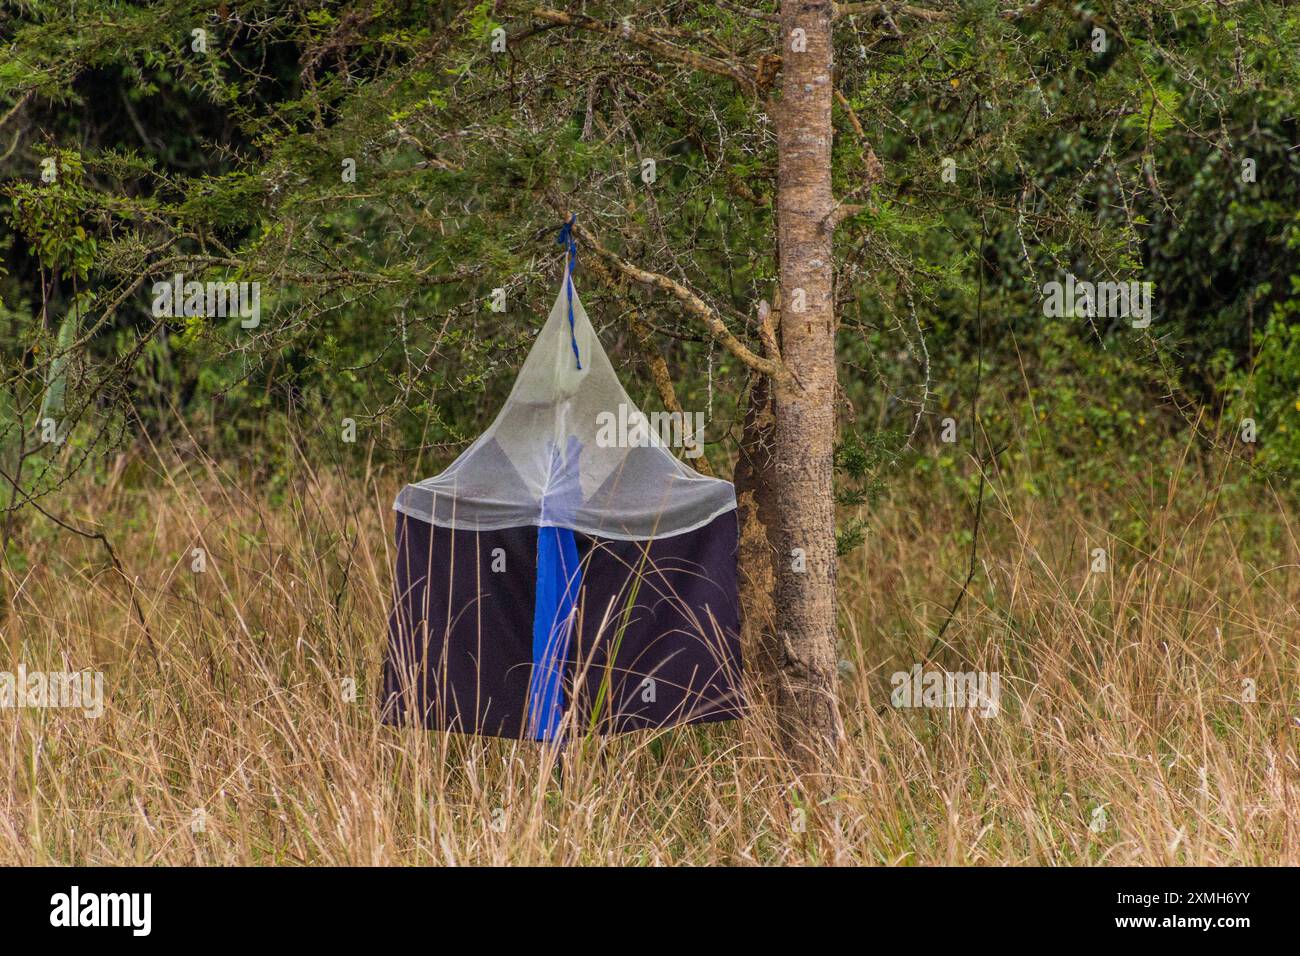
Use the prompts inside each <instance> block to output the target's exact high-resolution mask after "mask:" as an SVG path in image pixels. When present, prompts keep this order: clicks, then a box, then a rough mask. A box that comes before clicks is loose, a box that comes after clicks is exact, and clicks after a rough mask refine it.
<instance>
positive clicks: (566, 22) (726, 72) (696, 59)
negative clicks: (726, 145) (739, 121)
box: [529, 7, 755, 92]
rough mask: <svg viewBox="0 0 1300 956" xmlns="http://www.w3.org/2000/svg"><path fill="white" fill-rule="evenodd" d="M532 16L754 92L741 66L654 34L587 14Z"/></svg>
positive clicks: (536, 11)
mask: <svg viewBox="0 0 1300 956" xmlns="http://www.w3.org/2000/svg"><path fill="white" fill-rule="evenodd" d="M529 12H530V13H531V14H532V15H533V16H535V17H538V18H539V19H542V20H545V21H547V22H548V23H555V24H560V25H563V26H572V27H578V28H579V29H581V30H590V31H592V32H593V33H603V34H604V35H605V36H608V37H613V38H615V39H619V40H626V41H627V42H629V43H631V44H632V45H633V46H637V47H640V48H641V49H643V50H647V51H649V52H651V53H655V54H658V55H659V56H662V57H665V58H666V59H669V60H675V61H676V62H678V63H683V64H685V65H686V66H689V67H691V68H692V69H696V70H700V71H701V72H704V73H712V74H713V75H714V76H722V77H726V78H727V79H729V80H731V81H733V82H734V83H736V85H738V86H740V87H741V88H742V89H744V90H748V91H751V92H753V91H754V90H755V83H754V77H753V75H752V74H751V73H750V71H749V70H747V69H745V68H744V67H743V66H741V65H740V64H738V63H729V62H727V61H726V60H720V59H718V58H717V57H712V56H706V55H705V54H703V53H697V52H695V51H694V50H687V49H685V48H684V47H680V46H678V45H677V44H675V43H669V42H668V41H667V40H663V39H661V38H660V37H657V36H655V35H654V34H653V33H649V32H647V31H645V30H637V29H634V28H633V27H632V26H630V25H629V24H626V23H622V24H613V23H605V22H604V21H602V20H597V19H596V18H595V17H589V16H587V15H586V14H582V13H565V12H564V11H563V10H552V9H550V8H549V7H533V8H532V9H531V10H530V11H529Z"/></svg>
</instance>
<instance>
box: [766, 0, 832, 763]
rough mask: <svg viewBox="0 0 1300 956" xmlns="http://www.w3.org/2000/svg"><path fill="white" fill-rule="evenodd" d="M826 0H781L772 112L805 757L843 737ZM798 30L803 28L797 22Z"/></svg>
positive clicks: (787, 562)
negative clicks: (777, 86)
mask: <svg viewBox="0 0 1300 956" xmlns="http://www.w3.org/2000/svg"><path fill="white" fill-rule="evenodd" d="M831 15H832V3H831V2H830V0H781V34H782V43H783V49H782V60H783V64H782V85H781V100H780V103H779V105H778V108H777V112H776V128H777V151H778V173H777V242H778V248H779V254H780V282H781V309H780V325H779V336H780V348H781V356H782V359H783V361H784V362H785V365H786V367H787V368H788V369H789V370H790V372H791V373H792V375H793V376H794V380H793V381H789V380H787V381H775V382H773V388H772V411H773V417H774V425H773V429H772V472H771V476H770V481H771V483H772V503H773V506H774V510H775V514H774V515H773V517H772V519H770V520H768V521H767V522H766V524H767V526H768V530H769V533H770V534H771V536H772V539H773V540H772V543H773V544H774V545H775V547H776V555H775V559H776V561H775V564H776V568H775V571H776V574H775V578H776V595H775V596H776V601H775V617H776V620H775V624H776V627H775V634H774V635H773V637H774V644H775V650H776V653H775V654H774V655H773V656H774V658H775V659H774V661H773V662H772V666H773V668H774V670H775V673H774V674H772V675H771V681H770V682H771V685H772V690H773V692H774V693H775V705H776V714H777V720H778V725H779V731H780V735H781V740H782V743H783V745H784V748H785V749H786V751H787V752H788V753H789V754H790V755H791V756H792V757H795V758H796V759H797V760H799V762H801V763H805V764H806V763H807V762H808V761H809V759H812V760H815V759H816V757H817V755H818V754H819V752H820V751H821V750H822V749H823V748H824V747H825V745H826V744H827V743H829V742H831V741H833V740H835V739H836V738H838V737H839V736H840V734H841V733H842V727H841V724H840V721H839V710H838V706H837V687H836V669H837V662H838V654H837V652H836V650H837V649H836V617H835V508H834V499H833V485H832V480H833V469H834V444H835V383H836V377H835V315H834V306H833V296H832V283H833V268H832V259H831V239H832V233H833V231H834V229H833V225H832V223H831V214H832V211H833V208H834V199H833V196H832V192H831V135H832V134H831V102H832V99H833V97H834V87H833V85H832V82H831ZM800 30H801V31H802V34H800V33H798V32H796V31H800Z"/></svg>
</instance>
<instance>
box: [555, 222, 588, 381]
mask: <svg viewBox="0 0 1300 956" xmlns="http://www.w3.org/2000/svg"><path fill="white" fill-rule="evenodd" d="M577 221H578V217H577V215H576V214H575V215H572V216H570V217H569V221H568V222H566V223H565V224H564V225H563V226H561V227H560V234H559V235H558V236H556V238H555V241H556V242H557V243H559V244H560V245H562V246H564V247H565V249H566V251H567V253H568V255H567V257H566V258H567V260H568V261H567V262H566V263H565V265H564V290H565V292H567V293H568V296H569V341H570V342H571V343H572V344H573V361H574V362H576V363H577V365H578V368H579V370H581V368H582V359H581V358H579V357H578V333H577V330H576V329H574V327H573V269H574V267H575V266H577V264H578V243H577V242H576V241H575V240H574V238H573V225H574V223H576V222H577Z"/></svg>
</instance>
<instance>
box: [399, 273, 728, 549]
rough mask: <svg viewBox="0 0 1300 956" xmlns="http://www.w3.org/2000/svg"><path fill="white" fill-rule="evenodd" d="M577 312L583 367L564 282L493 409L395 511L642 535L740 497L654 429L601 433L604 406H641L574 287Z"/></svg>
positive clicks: (472, 522)
mask: <svg viewBox="0 0 1300 956" xmlns="http://www.w3.org/2000/svg"><path fill="white" fill-rule="evenodd" d="M573 319H574V324H573V338H574V339H576V341H577V345H578V354H579V358H580V359H581V362H582V368H581V369H579V368H578V367H577V362H575V360H574V356H573V346H572V343H571V340H570V333H569V315H568V300H567V297H566V295H565V290H564V285H563V284H561V287H560V294H559V296H557V297H556V300H555V305H554V306H552V307H551V315H550V318H548V319H547V320H546V324H545V325H544V326H542V330H541V332H539V333H538V336H537V341H536V343H534V345H533V347H532V350H531V351H530V352H529V353H528V358H527V359H525V360H524V365H523V368H521V369H520V370H519V377H518V378H516V379H515V385H514V388H513V389H511V391H510V397H509V398H507V399H506V403H505V405H504V406H502V408H501V412H500V413H499V414H498V415H497V418H496V421H494V422H493V423H492V424H491V426H489V428H488V430H487V431H485V432H484V433H483V434H482V435H480V436H479V437H478V439H477V440H476V441H475V442H474V443H473V444H472V445H470V446H469V448H467V449H465V451H463V452H462V453H461V455H460V457H459V458H457V459H456V460H455V461H454V462H452V463H451V465H450V466H449V467H448V468H447V470H446V471H444V472H443V473H442V474H440V475H437V476H436V477H433V478H426V479H425V480H424V481H421V482H418V483H416V484H413V485H407V486H406V487H405V488H403V489H402V491H401V493H400V494H398V496H397V500H396V502H394V504H393V507H394V508H395V509H396V510H397V511H400V512H402V513H404V514H407V515H410V516H411V517H414V518H419V519H420V520H421V521H427V522H430V523H432V524H435V525H438V526H440V527H444V528H459V529H466V530H478V531H494V530H499V529H501V528H513V527H520V526H526V525H537V526H550V527H559V528H570V529H572V530H574V531H580V532H582V533H584V534H589V535H597V536H601V537H606V538H620V539H636V540H641V539H647V538H662V537H668V536H670V535H674V534H683V533H685V532H687V531H692V530H694V529H696V528H699V527H702V526H703V525H705V524H708V523H709V522H710V521H712V520H713V519H714V518H716V517H717V516H718V515H720V514H722V513H724V512H726V511H730V510H731V509H733V508H735V507H736V492H735V489H734V488H733V486H732V485H731V483H730V482H727V481H720V480H718V479H716V478H706V477H705V476H703V475H701V474H699V473H698V472H696V471H694V470H693V469H691V468H689V467H687V466H686V465H685V464H683V463H682V462H680V461H678V460H677V458H675V457H674V456H673V454H672V452H670V451H669V450H668V449H667V448H666V447H664V445H663V443H662V441H661V440H660V439H659V437H658V435H657V434H655V433H654V432H653V430H649V431H647V432H643V434H644V435H645V438H644V440H643V441H642V442H641V443H637V442H636V438H635V436H633V441H632V442H617V443H611V442H609V441H608V438H609V429H608V428H606V430H605V433H604V434H603V435H601V427H600V426H601V424H602V421H601V419H600V418H598V416H599V415H600V413H601V412H609V413H611V414H612V415H613V416H615V417H617V416H618V415H619V413H620V412H619V406H620V405H623V406H624V407H625V409H626V411H625V413H624V415H625V419H627V418H632V417H633V416H634V415H637V414H639V413H638V412H637V410H636V406H634V405H633V404H632V402H631V400H630V399H629V398H628V396H627V392H625V391H623V386H622V385H620V384H619V381H618V376H617V375H615V374H614V368H613V366H612V365H611V364H610V362H609V357H608V356H607V355H606V354H605V350H604V349H602V348H601V347H600V341H599V339H597V337H596V331H595V329H594V328H592V325H591V322H590V320H588V318H587V313H586V311H585V310H584V309H583V307H582V303H581V302H580V301H579V300H578V294H577V292H576V291H574V293H573ZM606 424H607V422H606ZM598 436H599V437H603V438H605V439H606V440H605V441H604V442H603V443H602V442H601V441H599V440H598ZM602 444H603V445H605V446H606V447H602ZM629 445H630V446H631V447H628V446H629Z"/></svg>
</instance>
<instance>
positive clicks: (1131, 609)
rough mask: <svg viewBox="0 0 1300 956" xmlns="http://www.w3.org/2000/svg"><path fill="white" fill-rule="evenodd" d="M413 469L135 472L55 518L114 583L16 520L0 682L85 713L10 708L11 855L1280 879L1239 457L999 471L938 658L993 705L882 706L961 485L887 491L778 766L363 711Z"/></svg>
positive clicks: (65, 544) (1298, 789)
mask: <svg viewBox="0 0 1300 956" xmlns="http://www.w3.org/2000/svg"><path fill="white" fill-rule="evenodd" d="M408 477H409V476H405V475H399V474H396V473H393V472H386V473H378V472H372V473H371V474H369V475H368V477H366V478H364V479H360V478H359V479H353V480H348V481H346V482H345V481H343V480H341V479H339V478H337V477H336V476H334V475H332V474H329V473H323V472H320V471H314V470H313V469H312V467H311V466H310V465H309V464H307V463H306V462H305V461H303V462H300V463H299V465H298V474H297V476H296V477H293V478H290V479H288V480H287V481H284V482H282V483H280V484H276V485H268V484H267V483H265V482H255V481H251V480H249V479H247V478H245V477H243V476H241V475H240V474H239V473H238V472H237V471H227V470H223V469H222V468H220V467H219V466H217V465H216V464H214V463H212V462H209V461H205V460H203V459H202V458H200V457H197V456H196V455H195V454H194V453H193V452H192V451H191V452H190V454H189V455H188V456H187V457H184V458H182V456H180V455H177V454H172V453H162V454H159V453H156V452H155V453H152V454H149V453H144V452H135V453H130V454H126V455H123V456H122V457H121V458H120V459H119V460H118V462H117V464H116V466H115V467H113V468H112V469H110V471H109V473H107V474H106V475H101V476H100V477H99V478H98V479H97V480H96V481H94V482H89V481H87V482H84V483H82V484H80V485H75V486H69V487H68V488H67V489H65V491H64V492H62V493H60V494H59V495H57V496H55V497H53V498H51V499H47V500H46V501H45V502H44V506H45V507H46V508H47V509H48V510H49V511H50V512H51V513H53V514H56V515H58V516H60V517H61V518H63V519H64V520H65V521H67V522H68V523H70V524H74V525H76V526H78V527H81V528H85V529H91V528H98V529H102V530H103V532H104V533H105V535H106V537H107V539H108V540H109V542H111V545H112V548H113V549H114V551H115V553H116V555H117V556H118V559H119V560H120V564H121V567H122V569H123V571H124V572H125V577H126V578H129V580H130V581H131V582H133V585H134V587H129V586H128V584H127V581H126V580H124V578H123V576H122V575H119V574H118V573H117V572H116V571H115V570H114V569H113V566H112V564H111V563H110V560H109V558H108V554H107V550H106V549H105V547H104V545H103V543H102V542H101V541H99V540H90V539H85V538H82V537H78V536H76V535H74V534H72V533H70V532H68V531H67V530H64V529H62V528H60V527H58V526H57V525H56V524H54V523H53V522H50V521H48V520H46V519H44V518H42V517H41V516H39V515H36V514H34V513H32V512H30V510H29V511H28V512H27V513H26V516H25V518H24V519H23V520H22V521H21V522H19V524H18V526H17V527H16V528H15V530H14V538H13V541H12V542H11V544H10V554H11V561H10V562H8V563H7V564H6V566H5V570H4V572H3V574H4V576H3V579H0V588H2V589H3V593H4V596H5V600H4V602H3V604H2V605H0V606H3V607H4V608H5V610H4V612H3V613H4V614H5V617H4V618H3V620H2V621H0V632H2V633H3V637H4V647H3V649H0V670H7V671H10V672H15V671H16V670H17V668H18V667H19V665H20V664H22V665H24V666H25V667H26V669H27V670H28V671H35V670H45V671H56V670H77V669H82V668H89V669H92V670H99V671H102V672H103V673H104V692H105V696H106V699H107V704H106V708H105V712H104V714H103V716H102V717H101V718H99V719H90V718H88V717H86V716H84V715H83V714H82V713H80V712H79V711H69V710H56V709H36V708H27V709H15V710H7V711H0V721H2V722H0V729H2V730H3V733H0V864H13V863H28V864H52V863H68V864H72V863H77V864H164V863H171V864H183V863H188V864H193V863H200V864H430V863H448V864H451V863H455V864H502V863H552V864H577V863H589V864H668V863H689V864H747V863H753V864H848V863H867V864H896V865H916V864H1024V863H1035V864H1291V865H1295V864H1298V863H1300V809H1298V808H1300V799H1298V798H1300V768H1298V767H1297V753H1296V738H1297V735H1298V734H1300V723H1298V722H1297V717H1296V715H1297V714H1300V697H1298V696H1297V692H1298V690H1300V687H1298V686H1297V685H1298V681H1297V667H1296V665H1297V643H1298V642H1297V636H1298V635H1300V610H1298V609H1300V542H1298V529H1297V517H1298V516H1297V513H1296V510H1295V508H1294V505H1288V504H1287V503H1286V502H1285V501H1284V500H1283V499H1281V498H1279V497H1277V496H1275V495H1273V494H1271V493H1270V492H1269V490H1268V489H1267V488H1266V487H1264V486H1260V485H1258V484H1255V485H1251V484H1245V483H1240V484H1239V482H1240V477H1239V476H1237V475H1236V473H1235V468H1234V467H1230V466H1228V465H1226V464H1224V463H1222V462H1215V461H1211V462H1209V463H1204V464H1193V463H1192V462H1191V461H1190V460H1178V459H1174V460H1171V461H1170V462H1168V463H1167V464H1160V463H1157V464H1154V465H1153V467H1152V468H1151V469H1150V470H1149V471H1148V472H1147V473H1144V474H1134V475H1133V476H1132V477H1131V478H1129V479H1126V480H1117V481H1114V482H1112V483H1111V487H1109V488H1104V487H1103V488H1095V489H1093V490H1090V491H1083V492H1079V491H1075V490H1068V489H1069V486H1068V484H1067V483H1066V482H1065V481H1064V480H1062V481H1061V482H1060V484H1061V486H1062V487H1061V490H1060V492H1059V493H1055V494H1053V493H1050V489H1049V492H1044V491H1043V490H1042V489H1041V488H1039V489H1037V490H1031V489H1027V488H1024V487H1022V486H1021V484H1020V483H1019V482H1018V481H1017V480H1016V479H1015V477H1014V476H997V475H995V476H993V478H992V481H991V484H990V486H989V491H988V492H987V497H986V500H985V511H984V523H983V529H982V535H981V541H980V545H979V548H978V560H977V573H976V575H975V576H974V579H973V582H972V584H971V587H970V590H969V592H968V593H967V595H966V597H965V599H964V601H963V602H962V605H961V608H960V610H959V611H958V613H957V615H956V617H955V619H954V620H953V622H952V625H951V626H950V627H949V628H948V630H947V632H946V634H945V645H946V646H944V647H942V648H941V649H940V651H939V652H938V653H937V654H936V657H935V662H934V664H933V666H936V667H946V668H947V669H949V670H963V671H965V670H982V671H994V672H997V673H998V674H999V677H1000V684H1001V701H1000V707H999V709H998V713H997V714H996V715H995V716H991V717H982V716H980V715H979V714H978V713H976V712H972V711H969V710H953V709H922V708H917V709H901V708H894V707H892V706H890V686H891V685H890V678H891V675H892V674H893V673H895V672H899V671H908V670H910V669H911V668H912V667H913V665H915V664H917V663H918V662H920V661H921V660H922V657H923V655H924V654H925V653H926V650H927V649H928V648H929V646H930V644H931V642H932V641H933V639H934V634H935V632H936V630H937V629H938V627H939V626H940V624H941V623H942V621H943V619H944V617H945V615H946V613H947V605H949V604H950V603H951V602H952V599H953V597H954V596H955V595H956V593H957V591H958V589H959V587H960V585H961V582H962V580H963V579H964V578H965V576H966V561H967V554H968V550H969V532H970V520H971V519H970V514H971V509H970V501H969V500H968V499H967V498H966V497H965V496H964V495H963V494H961V493H959V492H958V491H956V490H955V489H954V483H952V482H949V483H942V484H941V483H937V482H934V481H929V480H927V481H926V482H925V483H924V484H920V485H918V484H917V483H916V482H913V481H910V480H907V476H906V475H903V474H899V475H897V476H895V478H894V479H893V480H891V484H892V486H893V488H894V491H893V492H892V493H891V494H889V495H887V496H886V497H885V499H884V500H882V501H879V502H877V503H876V504H875V505H874V506H873V507H872V509H871V512H870V516H869V533H868V536H867V540H866V544H865V545H864V546H863V547H862V548H860V549H859V550H857V551H856V552H854V553H853V554H851V555H850V556H848V557H847V558H846V559H845V560H844V562H843V564H842V566H841V571H840V582H841V589H842V595H841V617H842V622H843V640H842V646H841V653H842V656H843V658H844V661H843V662H842V664H841V670H842V672H843V676H844V678H845V680H844V687H843V712H844V716H845V722H846V725H847V730H848V736H847V738H846V740H845V742H844V744H843V746H842V748H841V750H840V753H839V755H838V757H837V758H836V759H835V760H834V761H833V762H832V763H830V764H829V765H828V766H827V768H826V772H825V774H824V775H823V776H820V777H816V778H812V777H806V778H804V779H803V780H801V781H800V780H795V779H794V778H793V777H792V776H791V773H790V771H789V770H787V769H786V768H785V767H783V765H782V763H781V762H780V761H779V760H778V759H777V758H776V757H775V755H774V750H773V747H772V745H771V743H770V738H769V733H768V728H769V722H768V721H767V720H766V719H765V718H764V716H763V715H762V714H761V713H759V714H756V715H755V716H754V718H753V719H751V720H749V721H746V722H745V723H743V724H733V725H725V724H724V725H714V726H711V727H704V728H684V729H679V730H675V731H668V732H664V733H660V734H657V735H643V734H642V735H632V736H628V737H623V738H617V739H612V740H609V741H606V742H604V743H603V744H599V743H588V744H585V745H574V746H573V747H572V748H571V749H570V751H569V753H568V754H567V755H566V757H565V760H564V763H565V766H564V768H563V773H562V774H559V773H556V772H555V770H554V768H553V767H552V765H551V758H550V757H542V756H539V753H538V751H537V750H536V748H535V747H534V746H533V745H530V744H519V743H513V742H505V741H499V740H479V739H476V738H468V737H454V736H448V735H442V734H430V733H425V732H422V731H415V730H399V729H393V728H389V727H384V726H381V725H380V724H379V723H378V721H377V707H376V698H375V695H376V691H377V686H378V674H379V669H380V665H381V661H382V655H383V650H384V641H385V627H386V616H387V604H388V587H389V584H388V582H389V571H388V568H389V559H390V548H391V544H390V541H389V533H390V529H391V526H392V525H391V515H390V512H389V505H390V503H391V501H392V497H393V493H394V491H395V490H396V489H397V488H398V487H399V486H400V485H401V484H402V483H403V482H404V481H405V480H406V479H407V478H408ZM1039 480H1040V484H1041V478H1040V479H1039ZM904 488H907V489H908V490H906V491H903V490H902V489H904ZM195 548H202V549H204V551H205V559H206V571H205V572H203V573H196V572H195V571H193V570H192V564H193V562H194V560H195V559H194V556H193V549H195ZM1096 548H1103V549H1105V550H1106V561H1107V570H1106V571H1104V572H1094V571H1093V570H1092V566H1093V563H1094V560H1095V559H1094V556H1093V551H1094V549H1096ZM133 600H134V601H135V602H138V612H137V610H136V607H135V604H133ZM141 615H142V616H143V621H144V624H143V625H142V623H141V621H140V616H141ZM151 645H152V650H151ZM349 679H351V680H352V681H354V682H355V691H356V693H355V700H353V699H350V697H351V695H350V694H348V693H347V686H346V685H345V681H347V680H349ZM1249 682H1253V688H1254V693H1253V695H1252V694H1251V692H1250V688H1251V686H1252V685H1251V684H1250V683H1249ZM1252 696H1253V697H1254V698H1255V699H1254V700H1251V699H1250V698H1251V697H1252Z"/></svg>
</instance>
